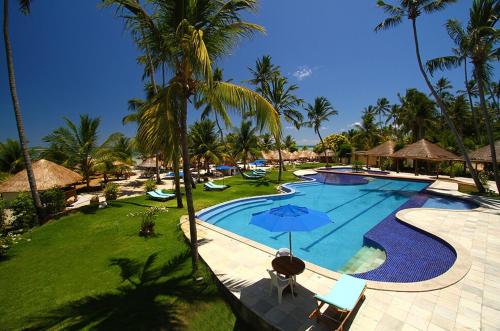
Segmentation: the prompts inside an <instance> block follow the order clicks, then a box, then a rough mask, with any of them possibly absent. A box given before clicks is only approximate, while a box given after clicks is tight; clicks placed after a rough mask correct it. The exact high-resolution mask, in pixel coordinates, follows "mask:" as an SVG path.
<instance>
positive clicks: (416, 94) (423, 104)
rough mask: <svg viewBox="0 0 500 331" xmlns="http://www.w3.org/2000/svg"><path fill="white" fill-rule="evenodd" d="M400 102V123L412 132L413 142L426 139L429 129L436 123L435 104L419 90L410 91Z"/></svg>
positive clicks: (401, 97)
mask: <svg viewBox="0 0 500 331" xmlns="http://www.w3.org/2000/svg"><path fill="white" fill-rule="evenodd" d="M400 101H401V113H400V117H401V118H400V121H401V123H402V124H403V126H404V127H405V128H406V129H407V130H409V131H411V133H412V141H413V142H416V141H417V140H420V139H422V138H424V137H425V135H426V132H427V129H428V128H430V127H432V126H433V125H434V124H435V123H436V110H435V103H434V102H433V101H432V100H431V99H429V97H427V95H426V94H425V93H422V92H420V91H418V90H417V89H408V90H407V91H406V94H405V95H404V96H400Z"/></svg>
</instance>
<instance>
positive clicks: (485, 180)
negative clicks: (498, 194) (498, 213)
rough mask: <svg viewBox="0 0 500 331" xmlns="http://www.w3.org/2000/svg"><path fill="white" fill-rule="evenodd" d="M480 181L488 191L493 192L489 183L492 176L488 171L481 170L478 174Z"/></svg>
mask: <svg viewBox="0 0 500 331" xmlns="http://www.w3.org/2000/svg"><path fill="white" fill-rule="evenodd" d="M477 175H478V177H479V181H480V182H481V184H482V185H483V187H484V189H485V190H486V192H487V193H491V192H492V191H491V190H490V185H489V183H488V181H489V179H490V176H489V174H488V173H487V172H486V171H480V172H479V173H478V174H477Z"/></svg>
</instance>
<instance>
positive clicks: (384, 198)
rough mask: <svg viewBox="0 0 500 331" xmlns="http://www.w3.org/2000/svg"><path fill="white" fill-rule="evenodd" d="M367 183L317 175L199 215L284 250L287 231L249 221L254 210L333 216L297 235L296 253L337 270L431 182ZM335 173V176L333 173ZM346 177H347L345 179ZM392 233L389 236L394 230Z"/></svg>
mask: <svg viewBox="0 0 500 331" xmlns="http://www.w3.org/2000/svg"><path fill="white" fill-rule="evenodd" d="M338 176H341V177H339V178H343V176H348V177H359V178H363V179H365V182H363V183H362V184H360V183H355V184H352V185H349V184H347V185H346V184H343V185H337V182H338V181H339V179H338V178H332V175H331V174H329V175H326V174H321V173H320V174H317V175H314V176H313V177H314V179H316V181H315V182H310V183H297V184H288V185H287V186H288V187H291V188H293V189H295V190H296V193H294V194H291V195H284V196H283V195H280V196H271V197H263V198H262V197H261V198H254V199H251V200H244V201H237V202H234V203H229V204H225V205H222V206H216V207H214V208H211V209H208V210H206V211H201V212H200V213H199V214H198V217H199V218H200V219H202V220H204V221H206V222H208V223H210V224H213V225H216V226H218V227H221V228H224V229H226V230H228V231H231V232H233V233H236V234H238V235H241V236H243V237H246V238H249V239H251V240H254V241H256V242H259V243H261V244H264V245H266V246H269V247H272V248H275V249H279V248H281V247H288V233H273V232H269V231H267V230H265V229H262V228H260V227H257V226H254V225H250V224H249V222H250V219H251V218H252V215H253V214H254V213H258V212H262V211H265V210H269V209H271V208H274V207H279V206H283V205H286V204H294V205H297V206H304V207H308V208H311V209H315V210H318V211H322V212H325V213H327V214H328V216H329V217H330V219H331V220H332V223H331V224H328V225H326V226H323V227H321V228H318V229H316V230H313V231H311V232H296V233H293V235H292V238H293V240H292V243H293V252H294V255H295V256H298V257H300V258H302V259H304V260H306V261H309V262H312V263H314V264H317V265H319V266H321V267H324V268H327V269H330V270H334V271H338V270H340V269H342V267H343V266H344V265H345V264H346V263H347V262H348V261H349V260H350V259H351V258H352V257H353V256H354V255H355V254H356V253H357V252H358V251H359V249H361V248H362V247H363V243H364V234H365V233H367V232H368V231H369V230H370V229H372V228H373V227H374V226H376V225H377V224H378V223H380V222H381V221H382V220H384V218H386V217H388V216H389V215H390V214H391V213H394V211H395V210H397V209H398V208H400V207H401V206H402V205H403V204H405V203H406V202H408V201H409V200H410V199H411V198H412V197H417V195H418V196H419V198H421V197H422V193H419V192H421V191H422V190H424V189H425V188H426V187H427V186H428V185H429V184H430V182H424V181H407V180H396V179H386V178H372V177H370V178H367V177H362V176H354V175H338ZM334 177H335V175H334ZM341 181H342V180H341ZM426 198H427V201H426V203H425V205H424V207H429V208H448V209H471V208H473V207H474V206H472V205H470V204H468V203H465V202H463V201H460V200H455V199H453V200H450V199H448V198H444V197H438V196H428V197H426ZM387 235H390V234H389V233H388V234H387Z"/></svg>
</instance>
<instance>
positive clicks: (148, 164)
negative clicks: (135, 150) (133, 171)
mask: <svg viewBox="0 0 500 331" xmlns="http://www.w3.org/2000/svg"><path fill="white" fill-rule="evenodd" d="M137 168H140V169H151V168H156V158H154V157H150V158H149V159H146V160H144V161H142V162H141V163H140V164H138V165H137Z"/></svg>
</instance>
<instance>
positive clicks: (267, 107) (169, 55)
mask: <svg viewBox="0 0 500 331" xmlns="http://www.w3.org/2000/svg"><path fill="white" fill-rule="evenodd" d="M114 2H115V3H118V4H121V5H125V4H123V2H127V3H130V2H132V1H126V0H120V1H114ZM151 2H152V6H151V7H153V8H154V9H156V12H155V13H154V15H147V14H141V15H142V16H141V19H142V20H143V21H144V22H145V23H144V24H143V25H144V26H152V28H149V29H148V30H147V31H146V33H145V34H146V38H145V39H146V40H147V41H148V43H150V46H151V47H150V49H151V52H152V54H153V56H155V57H158V61H162V62H163V63H164V64H166V65H168V66H170V68H171V70H170V71H171V72H173V73H174V74H173V77H172V78H171V80H170V81H169V82H168V83H167V84H166V85H165V86H164V87H162V88H161V90H159V93H158V95H156V96H155V98H154V99H153V100H152V101H151V102H150V103H148V105H147V107H145V111H144V115H143V117H144V118H149V119H152V118H155V117H156V118H158V117H159V116H160V117H165V116H167V115H168V116H170V115H172V116H171V121H173V122H172V123H174V124H175V126H174V127H175V130H174V133H173V134H172V133H170V131H171V130H166V131H163V132H162V133H163V134H164V135H166V136H175V135H177V136H178V137H179V138H180V144H181V146H182V160H183V168H184V178H185V181H186V182H190V181H191V172H190V164H189V160H190V155H189V148H188V147H189V146H188V136H187V115H188V114H187V109H188V102H191V98H192V97H193V96H195V95H197V96H198V97H199V98H200V99H203V98H205V99H206V100H207V102H208V103H210V104H214V103H216V102H219V103H221V104H223V105H224V106H225V107H229V108H231V109H235V110H238V111H239V112H240V113H241V114H247V113H252V114H255V116H256V118H257V125H258V126H259V127H260V128H261V129H264V128H267V129H268V130H270V131H271V132H276V131H278V116H277V113H276V111H275V110H274V109H273V107H272V105H271V104H270V103H269V102H268V101H267V100H265V99H264V98H262V97H261V96H260V95H258V94H257V93H255V92H254V91H252V90H250V89H247V88H244V87H241V86H237V85H235V84H231V83H228V82H215V81H214V80H213V72H212V61H214V60H217V59H219V58H221V57H222V56H224V55H226V54H228V52H230V50H231V49H232V46H234V45H235V44H236V43H237V41H238V40H239V39H240V38H241V37H246V36H249V35H252V34H253V33H255V32H259V31H264V29H263V28H262V27H261V26H259V25H256V24H252V23H247V22H244V21H242V19H241V15H242V13H243V12H245V11H249V10H250V11H251V10H255V8H256V1H255V0H239V1H237V2H234V1H212V0H198V1H183V0H175V1H168V2H165V1H160V0H154V1H151ZM133 4H134V6H135V7H139V8H140V6H139V4H138V3H135V2H134V3H133ZM141 9H142V8H141ZM141 12H145V11H144V10H143V9H142V11H141ZM158 27H159V28H158ZM155 31H161V33H158V34H157V33H155ZM153 62H154V61H153ZM214 110H215V111H216V112H219V111H221V110H220V109H219V108H218V107H216V108H214ZM219 115H220V114H219ZM169 118H170V117H169ZM169 121H170V120H169ZM149 123H155V122H154V121H150V122H149ZM165 128H167V127H165ZM170 128H171V127H170ZM157 133H158V131H156V130H153V129H150V128H148V127H147V125H146V122H145V124H144V125H143V134H142V137H143V138H146V137H149V138H151V139H155V138H154V135H156V134H157ZM163 139H164V140H165V142H166V141H170V140H171V139H170V138H168V139H167V138H166V137H165V138H163ZM185 190H186V202H187V207H188V215H189V224H190V240H191V248H192V249H191V253H192V265H193V270H196V268H197V261H198V239H197V232H196V222H195V213H194V204H193V194H192V187H191V186H190V185H185Z"/></svg>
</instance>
